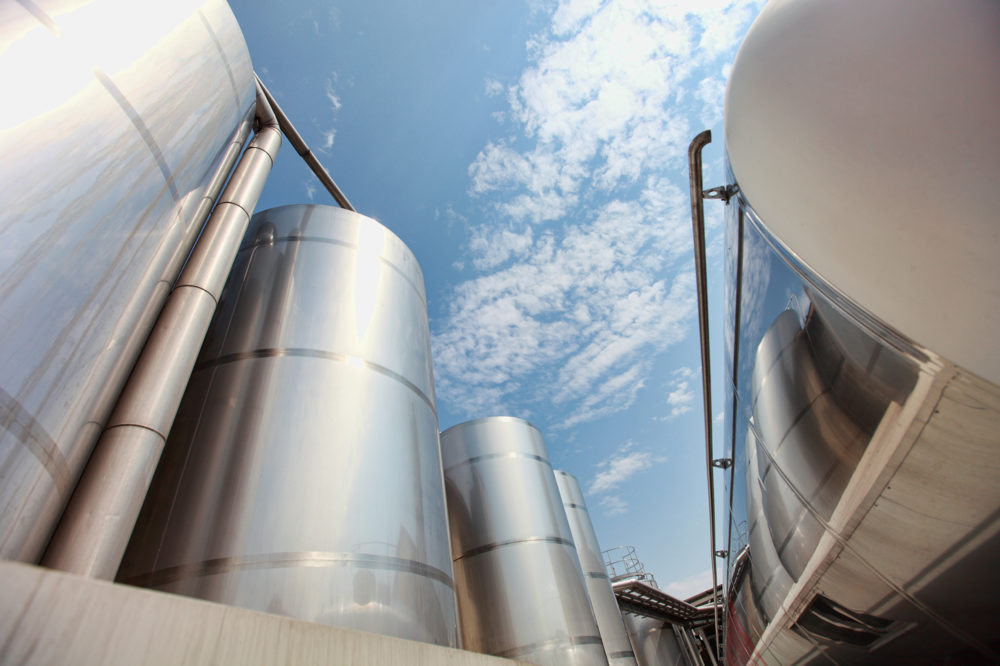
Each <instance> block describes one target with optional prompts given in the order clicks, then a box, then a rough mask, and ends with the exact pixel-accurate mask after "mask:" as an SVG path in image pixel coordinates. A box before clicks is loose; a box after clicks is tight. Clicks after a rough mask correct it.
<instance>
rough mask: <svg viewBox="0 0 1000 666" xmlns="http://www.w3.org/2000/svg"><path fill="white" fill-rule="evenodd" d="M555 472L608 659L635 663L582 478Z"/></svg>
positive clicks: (613, 662) (623, 665)
mask: <svg viewBox="0 0 1000 666" xmlns="http://www.w3.org/2000/svg"><path fill="white" fill-rule="evenodd" d="M555 475H556V486H558V488H559V497H561V498H562V503H563V508H564V509H565V510H566V518H567V520H569V529H570V532H571V533H572V534H573V543H575V544H576V554H577V556H578V557H579V558H580V568H581V569H582V570H583V577H584V580H585V581H586V583H587V596H589V597H590V605H591V607H592V608H593V609H594V616H595V618H596V619H597V626H598V628H599V629H600V630H601V640H602V641H603V642H604V653H605V654H606V655H607V656H608V663H609V664H611V666H615V665H616V664H617V665H618V666H628V665H629V664H631V665H632V666H635V654H634V653H633V652H632V644H631V643H630V642H629V638H628V634H627V633H626V632H625V624H624V623H623V622H622V613H621V611H620V610H619V608H618V600H617V599H615V592H614V590H612V589H611V582H610V581H609V580H608V572H607V570H606V569H605V568H604V558H603V556H602V555H601V553H602V551H601V546H600V544H599V543H598V541H597V533H596V532H595V531H594V524H593V523H592V522H590V514H589V513H588V512H587V503H586V501H585V500H584V498H583V491H582V490H581V489H580V482H579V481H577V480H576V477H575V476H573V475H572V474H568V473H566V472H564V471H562V470H559V469H557V470H555Z"/></svg>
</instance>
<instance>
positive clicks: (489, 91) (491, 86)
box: [484, 79, 503, 97]
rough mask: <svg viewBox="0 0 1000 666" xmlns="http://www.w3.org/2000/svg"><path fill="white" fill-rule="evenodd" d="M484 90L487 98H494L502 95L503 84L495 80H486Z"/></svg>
mask: <svg viewBox="0 0 1000 666" xmlns="http://www.w3.org/2000/svg"><path fill="white" fill-rule="evenodd" d="M484 88H485V90H486V95H487V96H488V97H496V96H498V95H502V94H503V84H502V83H500V82H499V81H497V80H496V79H486V82H485V84H484Z"/></svg>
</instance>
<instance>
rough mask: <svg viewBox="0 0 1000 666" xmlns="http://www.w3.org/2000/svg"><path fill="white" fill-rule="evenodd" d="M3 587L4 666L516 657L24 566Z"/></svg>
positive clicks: (474, 664) (500, 664)
mask: <svg viewBox="0 0 1000 666" xmlns="http://www.w3.org/2000/svg"><path fill="white" fill-rule="evenodd" d="M0 590H2V592H0V663H2V664H60V665H61V664H69V663H72V664H77V665H80V666H83V665H87V664H130V665H132V664H136V665H139V664H185V666H198V665H201V664H204V665H206V666H207V665H209V664H213V665H214V664H240V665H241V666H271V665H274V664H389V665H392V664H399V665H404V664H405V665H407V666H421V665H425V666H435V665H438V664H445V665H448V666H505V665H509V664H514V663H517V662H513V661H511V660H509V659H500V658H497V657H490V656H487V655H482V654H477V653H475V652H466V651H463V650H453V649H450V648H444V647H439V646H436V645H429V644H426V643H416V642H413V641H406V640H402V639H398V638H390V637H387V636H380V635H378V634H369V633H365V632H361V631H352V630H349V629H337V628H334V627H327V626H323V625H319V624H312V623H309V622H300V621H298V620H292V619H289V618H286V617H281V616H278V615H269V614H267V613H258V612H255V611H248V610H243V609H241V608H233V607H231V606H223V605H221V604H215V603H210V602H207V601H200V600H197V599H189V598H187V597H180V596H176V595H172V594H164V593H162V592H153V591H150V590H144V589H140V588H135V587H129V586H127V585H120V584H115V583H108V582H105V581H96V580H91V579H89V578H81V577H79V576H74V575H71V574H67V573H63V572H60V571H54V570H51V569H43V568H40V567H34V566H30V565H26V564H20V563H17V562H4V561H0Z"/></svg>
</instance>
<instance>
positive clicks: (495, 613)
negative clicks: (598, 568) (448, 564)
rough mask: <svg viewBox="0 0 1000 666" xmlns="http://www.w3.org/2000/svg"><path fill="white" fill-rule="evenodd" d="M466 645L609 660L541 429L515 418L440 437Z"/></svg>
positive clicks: (512, 653)
mask: <svg viewBox="0 0 1000 666" xmlns="http://www.w3.org/2000/svg"><path fill="white" fill-rule="evenodd" d="M441 457H442V460H443V462H444V474H445V487H446V490H447V494H448V518H449V523H450V526H451V543H452V552H453V553H454V557H455V584H456V592H457V595H458V608H459V614H460V616H461V626H462V639H463V647H464V648H465V649H467V650H474V651H476V652H484V653H486V654H493V655H497V656H501V657H509V658H512V659H520V660H524V661H529V662H531V663H536V664H551V665H553V666H557V665H562V664H579V665H583V664H607V659H606V657H605V654H604V646H603V644H602V642H601V637H600V633H599V631H598V628H597V622H596V621H595V619H594V614H593V611H592V610H591V608H590V601H589V599H588V598H587V590H586V587H585V585H584V582H583V575H582V572H581V570H580V562H579V560H578V559H577V555H576V548H575V547H574V545H573V535H572V533H571V532H570V529H569V523H568V522H567V519H566V512H565V511H564V510H563V507H562V501H561V500H560V498H559V490H558V488H557V487H556V480H555V476H554V475H553V473H552V466H551V465H550V463H549V459H548V454H547V452H546V450H545V441H544V440H543V439H542V433H541V432H539V431H538V429H537V428H535V427H534V426H533V425H531V424H530V423H528V422H527V421H524V420H522V419H518V418H513V417H492V418H484V419H478V420H475V421H468V422H466V423H462V424H459V425H456V426H454V427H452V428H449V429H448V430H446V431H445V432H443V433H441Z"/></svg>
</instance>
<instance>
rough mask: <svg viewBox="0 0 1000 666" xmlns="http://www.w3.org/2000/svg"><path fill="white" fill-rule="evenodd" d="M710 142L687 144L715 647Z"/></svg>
mask: <svg viewBox="0 0 1000 666" xmlns="http://www.w3.org/2000/svg"><path fill="white" fill-rule="evenodd" d="M711 142H712V132H711V130H705V131H704V132H702V133H701V134H699V135H698V136H696V137H695V138H694V139H693V140H692V141H691V145H690V146H689V147H688V170H689V173H690V180H691V224H692V227H693V229H694V269H695V278H696V280H697V283H698V329H699V331H700V333H701V335H700V338H701V385H702V400H703V402H704V412H705V414H704V417H705V469H706V470H707V473H708V524H709V530H710V533H711V536H710V542H711V548H712V613H713V616H714V620H715V636H716V647H717V648H718V646H720V645H722V634H721V632H720V631H719V598H718V588H719V582H718V574H717V573H716V571H715V483H714V480H713V478H712V378H711V368H712V365H711V360H710V358H709V346H708V278H707V277H706V270H705V207H704V204H703V202H702V198H703V194H702V182H701V150H702V148H704V147H705V146H706V145H708V144H709V143H711Z"/></svg>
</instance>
